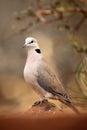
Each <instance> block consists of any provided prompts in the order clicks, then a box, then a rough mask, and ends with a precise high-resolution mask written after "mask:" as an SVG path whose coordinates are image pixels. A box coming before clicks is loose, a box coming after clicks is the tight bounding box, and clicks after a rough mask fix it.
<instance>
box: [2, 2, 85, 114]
mask: <svg viewBox="0 0 87 130" xmlns="http://www.w3.org/2000/svg"><path fill="white" fill-rule="evenodd" d="M27 36H33V37H35V38H36V39H37V40H38V42H39V45H40V48H41V50H42V53H43V55H44V57H45V59H47V61H48V62H49V64H50V65H51V66H52V68H53V69H54V70H55V72H56V73H57V75H59V77H60V80H61V81H62V83H63V85H64V87H65V89H66V90H67V92H68V93H69V95H70V96H71V97H72V100H73V102H74V103H75V105H77V107H80V108H82V109H83V110H86V108H87V57H86V54H87V0H62V1H61V0H53V1H52V0H34V1H32V0H15V1H13V0H0V113H1V112H5V111H8V110H17V111H18V110H19V111H23V110H27V109H28V108H29V107H30V106H31V105H32V104H33V103H34V102H35V101H36V100H38V99H39V96H38V95H37V94H36V93H35V92H34V91H32V89H31V87H30V86H27V85H26V83H25V81H24V78H23V69H24V65H25V61H26V52H25V49H23V48H22V45H23V44H24V40H25V38H26V37H27ZM56 104H60V103H59V102H57V101H56Z"/></svg>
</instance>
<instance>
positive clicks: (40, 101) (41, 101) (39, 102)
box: [32, 99, 48, 106]
mask: <svg viewBox="0 0 87 130" xmlns="http://www.w3.org/2000/svg"><path fill="white" fill-rule="evenodd" d="M44 102H48V100H47V99H41V100H39V101H36V102H35V103H34V104H33V105H32V106H36V105H41V104H42V103H44Z"/></svg>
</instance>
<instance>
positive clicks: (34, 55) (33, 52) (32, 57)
mask: <svg viewBox="0 0 87 130" xmlns="http://www.w3.org/2000/svg"><path fill="white" fill-rule="evenodd" d="M39 51H40V48H39V47H36V48H32V49H30V50H28V55H27V60H28V61H30V62H32V61H33V62H34V61H38V60H40V59H41V58H42V54H41V53H40V52H39Z"/></svg>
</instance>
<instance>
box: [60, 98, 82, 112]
mask: <svg viewBox="0 0 87 130" xmlns="http://www.w3.org/2000/svg"><path fill="white" fill-rule="evenodd" d="M60 101H61V102H63V103H64V104H65V105H67V106H68V107H69V108H71V109H72V110H73V111H74V112H75V113H77V114H80V112H79V110H78V109H77V108H76V107H75V106H74V104H73V103H72V102H71V100H61V99H60Z"/></svg>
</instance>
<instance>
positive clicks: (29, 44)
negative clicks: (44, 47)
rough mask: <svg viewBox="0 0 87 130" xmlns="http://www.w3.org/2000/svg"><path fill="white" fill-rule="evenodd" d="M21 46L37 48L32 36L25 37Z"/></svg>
mask: <svg viewBox="0 0 87 130" xmlns="http://www.w3.org/2000/svg"><path fill="white" fill-rule="evenodd" d="M23 47H27V48H37V47H38V43H37V40H36V39H35V38H33V37H27V38H26V39H25V43H24V45H23Z"/></svg>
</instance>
